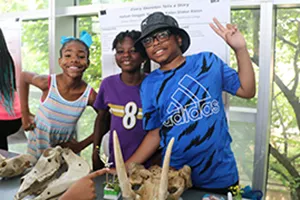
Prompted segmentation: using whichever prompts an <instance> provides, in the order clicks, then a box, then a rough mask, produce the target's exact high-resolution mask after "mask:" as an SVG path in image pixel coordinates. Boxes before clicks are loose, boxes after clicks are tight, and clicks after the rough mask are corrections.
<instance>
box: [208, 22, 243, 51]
mask: <svg viewBox="0 0 300 200" xmlns="http://www.w3.org/2000/svg"><path fill="white" fill-rule="evenodd" d="M213 21H214V24H213V23H210V24H209V26H210V27H211V28H212V29H213V30H214V31H215V32H216V33H217V34H218V35H219V36H220V37H221V38H223V39H224V41H225V42H226V43H227V44H228V45H229V46H230V47H231V48H232V49H233V50H234V51H239V50H241V49H245V48H246V41H245V38H244V36H243V35H242V34H241V32H240V31H239V30H238V28H237V26H236V25H232V24H227V25H226V28H225V27H224V26H223V25H222V24H221V23H220V22H219V21H218V20H217V19H216V18H213Z"/></svg>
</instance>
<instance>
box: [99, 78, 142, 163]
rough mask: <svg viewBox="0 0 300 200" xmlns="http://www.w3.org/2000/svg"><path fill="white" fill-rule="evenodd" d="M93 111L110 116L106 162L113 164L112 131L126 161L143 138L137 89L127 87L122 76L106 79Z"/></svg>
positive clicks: (138, 87)
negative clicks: (116, 135) (107, 160)
mask: <svg viewBox="0 0 300 200" xmlns="http://www.w3.org/2000/svg"><path fill="white" fill-rule="evenodd" d="M94 107H95V108H96V109H98V110H100V109H102V110H109V112H110V113H111V122H110V133H111V134H110V137H109V152H110V154H109V162H114V153H113V137H112V133H113V131H114V130H116V132H117V133H118V137H119V141H120V145H121V149H122V153H123V158H124V161H126V160H128V159H129V158H130V156H131V155H132V154H133V153H134V152H135V151H136V149H137V148H138V147H139V145H140V143H141V142H142V140H143V139H144V136H145V135H146V131H144V130H143V126H142V117H143V116H142V103H141V99H140V86H128V85H126V84H125V83H124V82H123V81H122V80H121V74H117V75H112V76H109V77H107V78H105V79H104V80H103V81H102V83H101V85H100V89H99V93H98V95H97V98H96V101H95V103H94ZM113 166H114V165H113Z"/></svg>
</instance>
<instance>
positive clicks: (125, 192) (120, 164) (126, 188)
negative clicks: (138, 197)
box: [113, 131, 135, 200]
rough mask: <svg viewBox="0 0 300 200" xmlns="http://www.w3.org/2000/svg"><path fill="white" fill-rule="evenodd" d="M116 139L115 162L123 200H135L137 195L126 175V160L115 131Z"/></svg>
mask: <svg viewBox="0 0 300 200" xmlns="http://www.w3.org/2000/svg"><path fill="white" fill-rule="evenodd" d="M113 137H114V154H115V162H116V170H117V174H118V178H119V183H120V188H121V190H122V197H123V199H127V200H130V199H135V193H134V192H133V190H132V189H131V185H130V183H129V179H128V176H127V173H126V167H125V163H124V159H123V156H122V152H121V148H120V142H119V139H118V134H117V132H116V131H113Z"/></svg>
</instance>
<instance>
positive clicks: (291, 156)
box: [269, 9, 300, 200]
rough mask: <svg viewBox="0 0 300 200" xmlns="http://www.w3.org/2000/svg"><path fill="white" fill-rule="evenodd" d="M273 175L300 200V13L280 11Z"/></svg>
mask: <svg viewBox="0 0 300 200" xmlns="http://www.w3.org/2000/svg"><path fill="white" fill-rule="evenodd" d="M275 50H276V51H275V58H276V60H275V68H274V72H275V73H274V88H273V98H272V103H273V105H272V106H273V109H272V127H271V128H272V135H271V141H270V145H269V147H270V153H271V155H272V157H273V158H272V159H270V170H271V172H270V173H269V175H270V176H271V177H273V178H277V179H279V180H280V181H281V182H282V183H283V184H284V185H285V186H287V187H289V188H290V192H291V197H292V199H295V200H299V199H300V174H299V171H300V159H299V158H300V154H299V152H300V151H299V150H300V148H299V141H300V138H299V136H300V101H299V96H300V85H299V72H300V9H278V10H277V16H276V49H275Z"/></svg>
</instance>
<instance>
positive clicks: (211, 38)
mask: <svg viewBox="0 0 300 200" xmlns="http://www.w3.org/2000/svg"><path fill="white" fill-rule="evenodd" d="M156 11H162V12H164V13H165V14H168V15H171V16H172V17H174V18H175V19H176V20H177V21H178V24H179V27H180V28H183V29H185V30H186V31H187V32H188V34H189V35H190V37H191V45H190V47H189V49H188V50H187V52H185V55H190V54H194V53H199V52H201V51H212V52H214V53H215V54H216V55H218V56H219V57H220V58H222V59H223V60H224V61H226V62H228V61H229V48H228V46H227V45H226V43H225V42H224V41H223V39H221V38H220V37H219V36H218V35H217V34H216V33H215V32H214V31H213V30H212V29H211V28H210V26H209V23H211V22H212V19H213V18H214V17H216V18H217V19H218V20H219V21H220V22H221V23H222V24H223V25H224V24H226V23H229V22H230V4H229V0H190V1H180V2H176V1H173V2H161V3H147V4H146V3H139V4H133V5H132V6H126V7H120V8H111V9H107V10H102V11H100V12H99V21H100V29H101V37H102V38H101V42H102V77H103V78H105V77H107V76H109V75H112V74H116V73H120V71H121V70H120V69H119V67H118V66H117V65H116V63H115V59H114V55H113V51H112V50H111V49H112V42H113V39H114V38H115V36H116V35H117V34H118V33H119V32H121V31H126V30H139V31H140V30H141V29H140V23H141V21H142V20H143V19H145V18H146V17H147V16H148V15H149V14H151V13H153V12H156Z"/></svg>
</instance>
